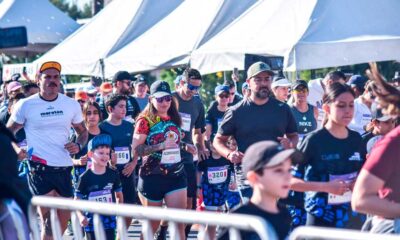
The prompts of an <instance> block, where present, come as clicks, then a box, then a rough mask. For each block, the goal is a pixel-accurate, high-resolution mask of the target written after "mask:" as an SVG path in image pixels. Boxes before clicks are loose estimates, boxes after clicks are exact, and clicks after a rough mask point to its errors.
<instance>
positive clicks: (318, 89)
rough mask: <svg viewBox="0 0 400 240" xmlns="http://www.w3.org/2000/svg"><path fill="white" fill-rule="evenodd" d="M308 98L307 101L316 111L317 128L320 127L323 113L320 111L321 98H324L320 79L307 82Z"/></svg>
mask: <svg viewBox="0 0 400 240" xmlns="http://www.w3.org/2000/svg"><path fill="white" fill-rule="evenodd" d="M308 92H309V94H308V97H307V101H308V103H309V104H311V105H313V106H314V107H316V108H317V109H318V119H317V123H318V128H320V127H321V126H322V121H323V120H324V115H325V112H324V110H322V98H323V97H324V93H325V92H324V88H323V87H322V78H318V79H315V80H311V81H309V82H308Z"/></svg>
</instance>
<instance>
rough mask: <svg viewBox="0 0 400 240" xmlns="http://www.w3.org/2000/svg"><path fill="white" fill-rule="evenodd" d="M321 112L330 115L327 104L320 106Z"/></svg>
mask: <svg viewBox="0 0 400 240" xmlns="http://www.w3.org/2000/svg"><path fill="white" fill-rule="evenodd" d="M322 110H324V112H325V113H326V114H330V113H331V107H330V106H329V104H325V103H324V104H323V105H322Z"/></svg>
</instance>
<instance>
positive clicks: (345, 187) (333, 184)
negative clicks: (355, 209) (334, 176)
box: [326, 180, 351, 195]
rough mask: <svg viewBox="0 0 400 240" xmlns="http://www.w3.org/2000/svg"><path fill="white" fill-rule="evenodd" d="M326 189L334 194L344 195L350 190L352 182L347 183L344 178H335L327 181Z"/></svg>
mask: <svg viewBox="0 0 400 240" xmlns="http://www.w3.org/2000/svg"><path fill="white" fill-rule="evenodd" d="M327 185H328V186H327V189H326V191H327V192H328V193H331V194H334V195H343V194H344V193H345V192H347V191H350V185H351V183H346V182H344V181H342V180H334V181H330V182H328V183H327Z"/></svg>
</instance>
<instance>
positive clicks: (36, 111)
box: [11, 93, 83, 167]
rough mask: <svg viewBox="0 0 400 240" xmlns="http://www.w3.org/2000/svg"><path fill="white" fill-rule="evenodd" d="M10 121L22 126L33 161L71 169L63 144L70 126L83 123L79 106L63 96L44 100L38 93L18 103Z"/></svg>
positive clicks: (67, 136)
mask: <svg viewBox="0 0 400 240" xmlns="http://www.w3.org/2000/svg"><path fill="white" fill-rule="evenodd" d="M11 119H12V120H13V121H14V122H16V123H18V124H23V125H24V129H25V133H26V140H27V143H28V149H30V148H33V153H32V158H33V160H35V159H36V160H35V161H39V162H42V163H44V164H46V165H48V166H54V167H65V166H72V161H71V157H70V155H69V153H68V151H67V150H66V149H65V148H64V145H65V144H66V143H68V142H69V135H70V129H71V124H78V123H81V122H82V121H83V117H82V111H81V107H80V105H79V103H78V102H77V101H75V100H74V99H72V98H69V97H67V96H65V95H63V94H58V97H57V99H56V100H54V101H46V100H44V99H42V98H41V97H40V96H39V94H38V93H37V94H34V95H32V96H30V97H29V98H25V99H22V100H21V101H18V103H17V104H16V105H15V108H14V111H13V113H12V115H11Z"/></svg>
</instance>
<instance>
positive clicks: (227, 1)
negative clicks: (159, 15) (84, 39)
mask: <svg viewBox="0 0 400 240" xmlns="http://www.w3.org/2000/svg"><path fill="white" fill-rule="evenodd" d="M255 2H256V1H255V0H202V1H198V0H186V1H184V2H183V3H182V4H181V5H179V6H178V7H177V8H176V9H175V10H174V11H173V12H172V13H171V14H170V15H168V16H166V17H165V18H164V19H162V20H161V21H160V22H159V23H158V24H156V25H155V26H153V27H152V28H151V29H150V30H148V31H147V32H145V33H144V34H143V35H142V36H140V37H138V38H137V39H136V40H134V41H132V42H131V43H129V44H128V45H126V46H125V47H124V48H121V49H120V50H119V51H118V52H116V53H115V54H113V55H111V56H110V57H109V58H107V59H106V60H105V65H106V76H110V75H112V74H114V73H115V72H116V71H118V70H121V69H124V70H127V71H132V72H138V71H146V70H153V69H157V68H165V67H173V66H178V65H182V64H187V63H188V62H189V56H190V54H191V52H192V51H193V50H195V49H196V48H197V47H198V46H200V45H202V44H204V43H206V42H207V41H208V40H209V39H210V38H212V37H213V36H215V35H216V34H217V33H218V32H219V31H221V30H222V29H223V28H225V27H226V26H227V25H229V24H230V23H231V22H232V21H234V20H235V19H236V18H237V17H239V16H240V15H242V14H243V12H245V11H246V10H247V9H248V8H249V7H250V6H252V5H253V4H254V3H255Z"/></svg>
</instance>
